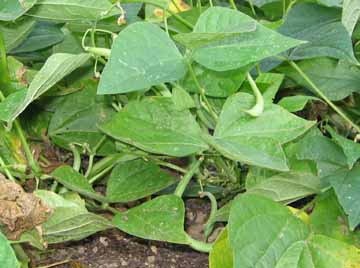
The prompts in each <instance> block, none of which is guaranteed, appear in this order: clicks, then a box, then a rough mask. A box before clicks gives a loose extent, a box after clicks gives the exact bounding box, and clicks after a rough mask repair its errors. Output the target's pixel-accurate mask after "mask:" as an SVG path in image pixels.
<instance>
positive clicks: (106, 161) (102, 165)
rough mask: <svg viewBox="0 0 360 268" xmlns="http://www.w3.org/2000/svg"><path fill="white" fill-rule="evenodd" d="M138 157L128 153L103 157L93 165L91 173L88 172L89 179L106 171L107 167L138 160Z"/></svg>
mask: <svg viewBox="0 0 360 268" xmlns="http://www.w3.org/2000/svg"><path fill="white" fill-rule="evenodd" d="M139 157H140V156H137V155H135V154H134V155H132V154H129V153H117V154H112V155H109V156H107V157H104V158H103V159H101V160H100V161H98V162H97V163H96V164H94V166H93V168H92V171H91V172H90V174H89V176H88V177H90V178H92V177H95V176H96V175H97V174H99V173H100V172H102V171H103V170H104V169H107V168H109V167H111V168H112V167H114V166H115V165H116V164H117V163H118V162H121V161H130V160H134V159H137V158H139Z"/></svg>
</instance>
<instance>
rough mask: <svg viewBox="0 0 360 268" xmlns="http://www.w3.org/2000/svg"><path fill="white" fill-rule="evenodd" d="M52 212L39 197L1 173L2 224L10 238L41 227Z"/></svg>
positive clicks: (18, 236)
mask: <svg viewBox="0 0 360 268" xmlns="http://www.w3.org/2000/svg"><path fill="white" fill-rule="evenodd" d="M51 212H52V210H51V209H50V208H49V207H48V206H47V205H46V204H45V203H44V202H43V201H42V200H41V199H40V198H39V197H37V196H35V195H34V194H31V193H26V192H25V191H24V190H23V189H22V188H21V186H20V185H18V184H16V183H15V182H12V181H9V180H7V179H5V177H4V176H2V175H1V174H0V225H3V226H4V230H5V233H6V235H7V237H8V238H9V239H12V240H17V239H19V238H20V236H21V234H22V233H23V232H25V231H28V230H31V229H33V228H36V227H37V229H39V226H40V225H41V224H42V223H43V222H45V221H46V220H47V219H48V218H49V216H50V215H51Z"/></svg>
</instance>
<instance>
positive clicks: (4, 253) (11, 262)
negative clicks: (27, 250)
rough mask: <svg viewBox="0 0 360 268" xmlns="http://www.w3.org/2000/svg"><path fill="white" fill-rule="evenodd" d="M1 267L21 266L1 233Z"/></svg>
mask: <svg viewBox="0 0 360 268" xmlns="http://www.w3.org/2000/svg"><path fill="white" fill-rule="evenodd" d="M0 266H1V267H4V268H19V267H20V264H19V262H18V261H17V259H16V256H15V253H14V251H13V249H12V248H11V245H10V243H9V241H8V240H7V239H6V237H5V236H4V235H3V234H2V233H1V232H0Z"/></svg>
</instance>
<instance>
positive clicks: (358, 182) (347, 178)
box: [327, 166, 360, 231]
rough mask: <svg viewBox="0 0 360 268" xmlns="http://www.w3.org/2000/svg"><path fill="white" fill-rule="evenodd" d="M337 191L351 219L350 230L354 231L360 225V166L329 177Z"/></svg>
mask: <svg viewBox="0 0 360 268" xmlns="http://www.w3.org/2000/svg"><path fill="white" fill-rule="evenodd" d="M327 179H328V181H329V182H330V184H331V185H332V187H333V188H334V189H335V193H336V196H337V197H338V200H339V202H340V204H341V206H342V207H343V208H344V211H345V213H346V214H347V215H348V218H349V225H350V230H352V231H353V230H354V229H355V228H356V226H358V225H359V223H360V196H359V187H360V166H355V167H353V168H352V169H351V170H350V171H349V170H347V169H342V170H338V171H336V172H334V173H333V174H332V175H330V176H328V177H327Z"/></svg>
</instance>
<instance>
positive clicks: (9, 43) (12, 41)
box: [0, 1, 36, 51]
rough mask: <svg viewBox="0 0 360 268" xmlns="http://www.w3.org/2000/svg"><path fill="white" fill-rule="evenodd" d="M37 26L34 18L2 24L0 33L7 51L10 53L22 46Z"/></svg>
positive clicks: (0, 24)
mask: <svg viewBox="0 0 360 268" xmlns="http://www.w3.org/2000/svg"><path fill="white" fill-rule="evenodd" d="M14 2H16V1H14ZM35 24H36V22H35V20H34V19H32V18H25V19H20V20H18V21H16V22H11V23H6V24H5V23H0V31H1V33H2V35H3V37H4V40H5V49H6V51H10V50H12V49H13V48H15V47H17V46H18V45H20V44H21V43H22V42H23V41H24V40H25V39H26V37H27V36H28V35H29V34H30V32H31V31H32V30H33V29H34V26H35Z"/></svg>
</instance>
